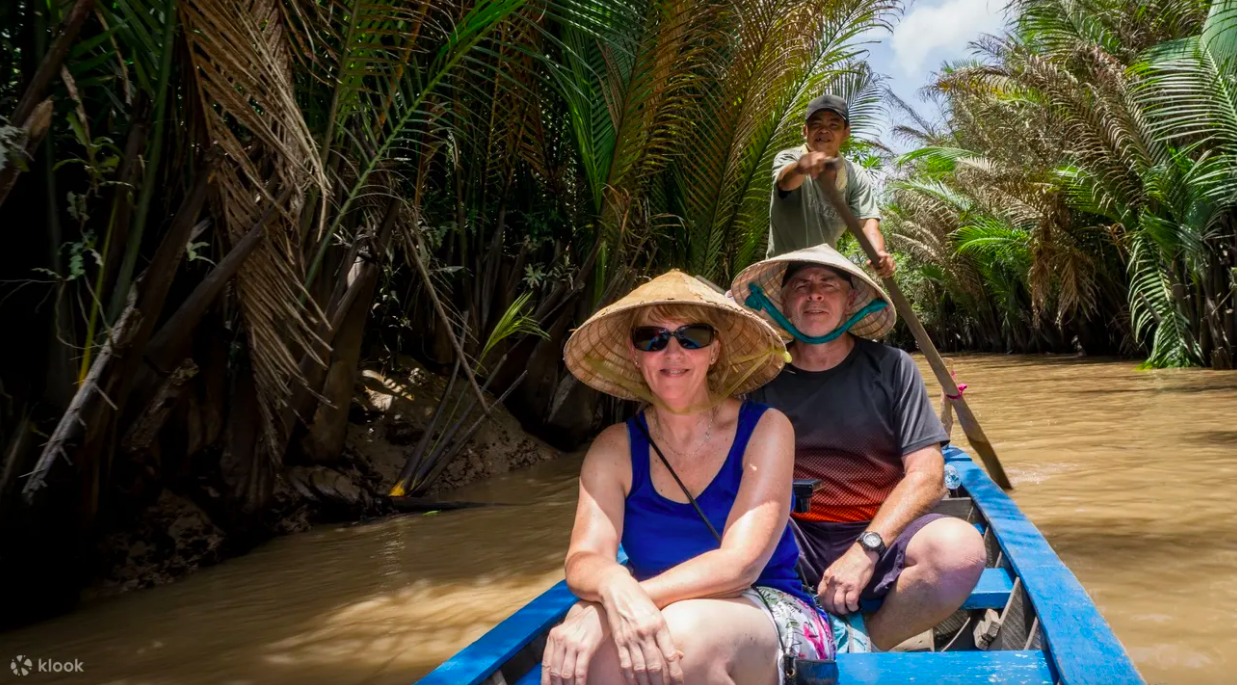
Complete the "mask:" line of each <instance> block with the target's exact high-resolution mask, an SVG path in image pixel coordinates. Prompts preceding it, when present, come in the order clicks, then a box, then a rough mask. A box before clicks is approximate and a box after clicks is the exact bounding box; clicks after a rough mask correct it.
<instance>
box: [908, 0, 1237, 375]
mask: <svg viewBox="0 0 1237 685" xmlns="http://www.w3.org/2000/svg"><path fill="white" fill-rule="evenodd" d="M1017 9H1018V11H1019V14H1018V18H1017V20H1016V22H1015V24H1014V27H1013V30H1012V31H1011V33H1010V34H1009V35H1008V36H1006V37H1003V38H1000V39H987V40H985V41H983V42H981V43H980V44H979V45H978V46H977V48H978V49H979V50H980V52H981V53H982V59H980V60H978V61H976V62H973V63H965V64H955V65H950V66H949V67H948V68H946V69H945V70H943V72H942V73H941V74H940V77H939V79H938V81H937V82H936V83H935V84H932V85H931V86H930V87H929V88H928V90H929V91H930V94H931V95H932V96H933V97H934V98H935V99H936V100H937V101H938V102H939V103H941V105H942V110H943V111H944V112H945V113H946V117H945V122H944V123H943V124H939V125H933V124H932V123H931V122H927V121H923V120H921V119H917V117H914V116H913V112H911V113H910V114H911V115H912V116H911V117H910V118H911V120H912V121H911V122H910V123H908V124H907V125H905V126H903V127H901V128H900V129H899V133H900V134H901V135H903V136H905V137H907V139H909V140H913V141H915V142H916V143H917V144H918V145H919V149H918V150H916V151H914V152H912V153H909V154H907V155H905V156H904V157H903V158H902V160H901V162H902V164H903V166H902V169H901V171H900V177H899V178H898V180H897V181H896V182H895V183H893V184H892V187H891V189H890V190H891V197H892V205H891V207H890V208H889V213H890V215H891V217H890V218H891V221H890V224H891V226H890V229H891V230H892V231H893V232H894V233H895V234H896V235H897V238H898V240H897V243H898V245H900V246H901V249H903V250H904V251H906V252H907V253H909V256H910V257H911V259H912V263H913V264H914V268H913V269H911V270H910V271H908V272H907V273H905V274H904V278H906V279H907V281H908V282H909V284H910V286H911V288H912V290H913V291H914V292H915V293H916V295H917V298H916V299H917V301H918V303H919V306H920V307H921V309H922V310H923V312H924V314H925V316H926V317H927V318H929V319H930V320H931V322H932V325H933V326H934V327H935V330H936V332H937V336H938V338H940V339H942V341H943V342H944V343H945V344H946V345H952V346H958V347H965V348H972V349H973V348H982V349H994V350H999V349H1005V350H1015V351H1029V350H1068V349H1070V348H1071V347H1082V348H1083V349H1087V350H1088V351H1092V352H1096V351H1100V352H1104V351H1112V352H1124V353H1127V354H1139V353H1141V354H1144V355H1146V356H1147V363H1148V364H1149V365H1152V366H1188V365H1200V364H1201V365H1214V366H1216V367H1221V368H1230V367H1231V366H1232V364H1233V363H1234V358H1235V356H1237V321H1235V317H1234V313H1233V311H1234V299H1235V298H1237V290H1235V288H1237V273H1235V272H1234V265H1235V264H1237V154H1235V153H1237V3H1234V2H1232V1H1231V0H1215V2H1206V1H1205V0H1158V1H1157V2H1152V3H1149V4H1148V3H1145V2H1127V1H1125V0H1027V1H1025V2H1022V3H1020V4H1019V5H1018V6H1017ZM903 109H904V110H906V109H909V108H905V107H904V108H903Z"/></svg>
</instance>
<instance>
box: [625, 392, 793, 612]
mask: <svg viewBox="0 0 1237 685" xmlns="http://www.w3.org/2000/svg"><path fill="white" fill-rule="evenodd" d="M768 408H769V407H768V406H766V405H763V404H755V403H752V402H744V403H743V405H742V406H741V407H740V408H739V425H738V428H737V429H736V430H735V435H734V443H733V444H732V445H731V446H730V453H729V454H727V455H726V462H725V463H724V464H723V465H722V468H721V470H720V471H718V472H717V475H716V476H715V477H714V478H713V481H712V482H710V483H709V485H708V486H707V487H706V488H705V489H704V491H703V492H701V493H700V496H699V497H697V498H696V503H697V504H699V505H700V508H701V509H702V510H703V511H704V513H705V516H707V517H708V518H709V521H710V522H711V523H712V524H713V527H714V528H716V529H717V531H718V532H719V533H721V532H722V531H723V529H724V528H725V526H726V519H727V518H728V517H729V516H730V508H731V507H732V506H733V505H734V501H735V498H736V497H737V496H738V494H739V482H740V481H741V480H742V478H743V453H744V451H746V450H747V443H748V439H749V438H751V437H752V431H753V430H755V428H756V423H757V422H759V421H760V417H761V416H762V415H763V414H764V413H765V410H767V409H768ZM636 421H640V422H641V424H642V425H643V426H644V428H645V430H648V424H647V423H646V422H645V418H644V412H641V413H640V414H639V415H637V416H635V417H633V418H631V419H628V421H627V436H628V438H629V439H630V440H631V493H630V494H629V495H627V501H626V506H625V508H624V513H623V549H624V550H625V551H626V552H627V558H628V563H629V564H630V566H631V569H632V572H633V574H634V575H635V578H636V580H645V579H648V578H651V577H653V576H656V575H658V574H660V573H663V572H665V571H666V570H668V569H670V568H672V567H674V566H677V565H679V564H681V563H683V562H685V561H687V560H688V559H692V558H694V557H697V556H699V555H701V554H704V553H705V552H707V551H709V550H714V549H717V548H718V544H717V540H716V539H715V538H714V537H713V534H712V533H711V532H709V528H708V526H706V525H704V521H701V520H700V515H699V514H697V513H696V510H695V508H693V507H692V505H691V503H690V502H675V501H673V500H670V499H666V498H665V497H662V496H661V495H660V494H659V493H658V492H657V489H656V488H654V487H653V481H652V480H651V479H650V478H649V460H650V458H653V459H656V458H657V456H656V455H654V454H652V450H651V449H650V448H649V442H648V440H647V439H646V438H645V437H644V434H643V433H642V432H641V431H640V428H639V427H637V426H636V423H635V422H636ZM798 561H799V546H798V545H797V544H796V543H795V538H794V534H793V533H791V530H790V522H789V521H787V524H786V527H785V528H783V529H782V537H781V539H780V540H779V541H778V543H777V549H775V550H774V551H773V556H772V557H770V558H769V563H768V564H766V565H765V568H764V570H763V571H761V573H760V577H759V578H758V579H757V580H756V585H762V586H767V587H771V588H776V589H778V590H781V591H783V592H787V593H790V594H792V595H794V596H796V597H798V598H799V599H802V600H803V601H805V602H807V604H808V606H814V603H813V601H812V598H811V597H809V596H808V594H807V593H805V592H804V591H803V584H802V581H801V580H800V579H799V574H798V571H797V569H796V565H797V564H798Z"/></svg>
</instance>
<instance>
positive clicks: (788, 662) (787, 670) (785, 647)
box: [636, 412, 798, 683]
mask: <svg viewBox="0 0 1237 685" xmlns="http://www.w3.org/2000/svg"><path fill="white" fill-rule="evenodd" d="M642 413H643V412H642ZM641 418H642V417H641V416H637V417H636V427H637V428H639V429H640V432H641V433H642V434H643V435H644V439H645V440H647V441H648V443H649V446H650V447H652V448H653V451H654V452H656V453H657V456H658V457H659V458H660V459H661V463H663V464H665V465H666V470H667V471H669V472H670V475H671V476H672V477H673V478H674V482H676V483H678V484H679V489H680V490H682V491H683V494H684V495H686V496H687V501H688V502H691V505H692V508H694V509H695V510H696V513H697V514H699V515H700V520H701V521H704V525H706V526H708V527H709V532H710V533H712V534H713V537H714V538H716V539H717V544H718V546H721V544H722V536H721V534H720V533H718V532H717V529H716V528H714V527H713V523H712V522H711V521H709V517H708V516H705V515H704V510H703V509H701V508H700V505H699V504H696V498H695V497H692V493H691V492H690V491H689V490H688V489H687V486H686V485H684V484H683V481H682V480H679V474H677V473H675V472H674V467H673V466H671V465H670V461H669V460H667V459H666V455H664V454H662V453H661V448H660V447H658V446H657V443H655V442H653V436H651V435H649V430H648V429H647V428H645V427H644V421H642V420H641ZM649 480H650V483H649V484H650V485H652V482H651V481H652V476H651V475H650V477H649ZM753 589H755V588H754V587H753ZM756 597H757V598H758V599H760V603H761V604H763V605H765V609H767V610H768V612H769V616H770V617H773V607H771V606H769V603H768V602H767V601H765V598H764V596H763V595H761V594H760V591H759V590H756ZM773 629H774V631H776V632H777V641H778V644H779V645H781V647H782V659H781V662H782V663H781V667H782V673H783V674H785V676H786V678H785V682H787V683H796V682H797V678H796V671H797V670H798V669H797V668H796V664H795V656H794V653H793V652H791V650H790V645H789V644H788V643H787V641H786V640H785V639H784V638H783V636H782V629H781V627H780V626H778V624H777V619H776V618H774V620H773Z"/></svg>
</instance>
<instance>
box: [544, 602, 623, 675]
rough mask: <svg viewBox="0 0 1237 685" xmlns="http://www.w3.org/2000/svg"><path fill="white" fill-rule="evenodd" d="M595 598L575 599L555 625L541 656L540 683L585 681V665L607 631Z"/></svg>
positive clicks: (586, 671) (607, 628)
mask: <svg viewBox="0 0 1237 685" xmlns="http://www.w3.org/2000/svg"><path fill="white" fill-rule="evenodd" d="M604 613H605V612H604V611H603V610H602V608H601V605H600V604H597V603H595V602H577V603H576V604H575V606H573V607H571V610H570V611H568V612H567V618H565V619H563V622H562V623H560V624H558V625H557V626H555V627H554V628H553V629H552V630H551V631H550V635H549V637H548V639H547V640H546V644H545V653H544V654H543V656H542V658H541V685H584V683H585V682H586V681H587V680H588V666H589V662H591V661H592V659H593V656H594V655H595V654H597V649H598V648H599V647H601V641H602V640H604V639H605V638H606V635H608V634H609V632H610V627H609V626H608V625H606V621H605V616H604V615H603V614H604Z"/></svg>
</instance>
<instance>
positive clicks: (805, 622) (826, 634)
mask: <svg viewBox="0 0 1237 685" xmlns="http://www.w3.org/2000/svg"><path fill="white" fill-rule="evenodd" d="M757 593H760V594H759V596H757ZM742 596H743V597H744V598H746V599H747V600H748V601H750V602H752V603H753V604H755V605H756V606H758V607H760V608H761V609H762V610H764V612H765V615H767V616H768V617H769V618H770V619H771V620H772V621H773V625H774V627H776V628H777V634H778V636H779V637H780V638H781V640H782V647H783V648H782V653H783V654H784V653H786V652H787V651H790V652H791V653H792V654H794V655H795V656H796V657H798V658H800V659H833V658H835V657H836V655H837V646H836V643H835V641H834V639H833V631H834V629H833V627H832V626H831V625H830V622H829V621H828V620H826V619H825V618H824V617H823V616H822V615H821V612H818V611H817V610H816V608H815V607H812V606H809V605H808V604H807V603H806V602H804V601H803V600H801V599H799V598H798V597H795V596H794V595H790V594H787V593H785V592H782V591H781V590H776V589H774V588H771V587H754V588H748V589H747V590H744V591H743V594H742ZM761 598H763V599H764V601H763V602H762V601H761ZM777 672H778V674H779V675H778V678H779V681H780V679H781V677H782V676H781V673H782V669H781V668H780V667H779V668H778V669H777Z"/></svg>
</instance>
